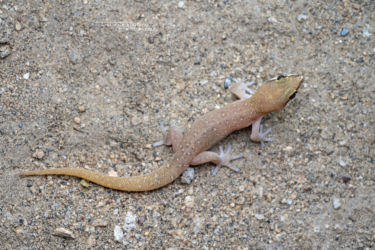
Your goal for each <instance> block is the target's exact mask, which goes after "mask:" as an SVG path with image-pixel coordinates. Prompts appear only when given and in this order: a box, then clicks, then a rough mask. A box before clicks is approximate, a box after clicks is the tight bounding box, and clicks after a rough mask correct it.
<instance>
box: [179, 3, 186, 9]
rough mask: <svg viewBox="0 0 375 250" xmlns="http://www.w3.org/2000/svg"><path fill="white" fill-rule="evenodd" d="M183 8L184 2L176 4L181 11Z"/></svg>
mask: <svg viewBox="0 0 375 250" xmlns="http://www.w3.org/2000/svg"><path fill="white" fill-rule="evenodd" d="M184 6H185V3H184V1H179V2H178V8H180V9H182V8H184Z"/></svg>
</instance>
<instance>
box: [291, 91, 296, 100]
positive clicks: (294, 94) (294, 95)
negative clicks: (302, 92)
mask: <svg viewBox="0 0 375 250" xmlns="http://www.w3.org/2000/svg"><path fill="white" fill-rule="evenodd" d="M296 94H297V91H296V92H294V93H293V95H291V96H290V97H289V101H290V100H292V99H293V98H294V97H296Z"/></svg>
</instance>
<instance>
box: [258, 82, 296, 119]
mask: <svg viewBox="0 0 375 250" xmlns="http://www.w3.org/2000/svg"><path fill="white" fill-rule="evenodd" d="M302 82H303V77H302V76H298V75H289V76H283V75H281V76H278V77H277V78H275V79H271V80H269V81H267V82H264V83H263V84H262V86H260V87H259V88H258V90H257V91H256V93H255V94H254V95H253V97H252V99H253V100H254V101H255V102H256V103H257V104H258V106H259V109H260V110H261V111H262V112H264V114H266V113H269V112H273V111H277V110H280V109H282V108H283V107H284V106H285V105H286V104H287V103H288V101H289V100H291V99H293V98H294V96H295V94H296V93H297V90H298V88H299V87H300V86H301V84H302Z"/></svg>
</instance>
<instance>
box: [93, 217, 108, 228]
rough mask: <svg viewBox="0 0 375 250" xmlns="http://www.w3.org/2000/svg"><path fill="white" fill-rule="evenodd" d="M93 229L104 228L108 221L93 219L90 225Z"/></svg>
mask: <svg viewBox="0 0 375 250" xmlns="http://www.w3.org/2000/svg"><path fill="white" fill-rule="evenodd" d="M92 225H93V226H94V227H106V226H108V221H105V220H102V219H95V220H94V222H93V223H92Z"/></svg>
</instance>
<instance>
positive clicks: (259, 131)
mask: <svg viewBox="0 0 375 250" xmlns="http://www.w3.org/2000/svg"><path fill="white" fill-rule="evenodd" d="M261 121H262V117H259V118H258V120H256V121H255V122H254V123H253V124H252V125H251V136H250V139H251V140H252V141H256V142H260V145H261V147H262V148H263V147H264V142H271V141H272V139H271V138H267V135H268V134H269V133H270V132H271V131H272V129H271V128H269V129H267V130H266V131H265V132H263V125H262V124H260V122H261Z"/></svg>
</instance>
